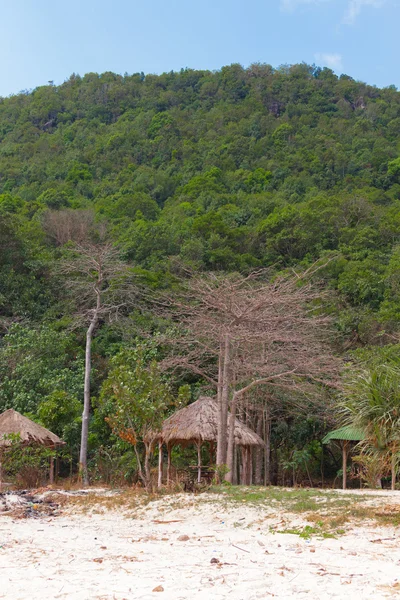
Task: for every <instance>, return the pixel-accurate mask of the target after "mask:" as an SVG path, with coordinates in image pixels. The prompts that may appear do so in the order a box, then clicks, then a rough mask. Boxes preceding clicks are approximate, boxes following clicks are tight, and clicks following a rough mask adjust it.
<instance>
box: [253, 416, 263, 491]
mask: <svg viewBox="0 0 400 600" xmlns="http://www.w3.org/2000/svg"><path fill="white" fill-rule="evenodd" d="M256 431H257V434H258V435H259V436H260V438H262V435H263V411H262V410H258V411H257V427H256ZM255 454H256V466H255V477H254V479H255V484H256V485H262V484H263V458H264V450H263V449H262V448H257V450H256V453H255Z"/></svg>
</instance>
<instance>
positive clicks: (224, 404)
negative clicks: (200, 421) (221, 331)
mask: <svg viewBox="0 0 400 600" xmlns="http://www.w3.org/2000/svg"><path fill="white" fill-rule="evenodd" d="M230 359H231V348H230V338H229V335H228V334H226V335H225V342H224V364H223V370H222V390H221V404H220V410H219V411H218V417H219V418H218V440H217V465H224V464H226V458H227V430H228V405H229V387H230V386H229V383H230V381H229V379H230Z"/></svg>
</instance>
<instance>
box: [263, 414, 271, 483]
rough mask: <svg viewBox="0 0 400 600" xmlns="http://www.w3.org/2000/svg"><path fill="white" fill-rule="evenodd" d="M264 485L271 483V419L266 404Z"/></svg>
mask: <svg viewBox="0 0 400 600" xmlns="http://www.w3.org/2000/svg"><path fill="white" fill-rule="evenodd" d="M264 442H265V449H264V485H271V419H270V418H269V409H268V406H266V407H265V412H264Z"/></svg>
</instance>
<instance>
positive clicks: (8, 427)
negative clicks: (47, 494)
mask: <svg viewBox="0 0 400 600" xmlns="http://www.w3.org/2000/svg"><path fill="white" fill-rule="evenodd" d="M10 434H17V435H19V437H20V439H21V441H22V443H23V444H26V445H28V444H40V445H42V446H47V447H49V448H56V447H57V446H63V445H64V444H65V442H63V441H62V440H61V439H60V438H59V437H58V435H55V433H52V432H51V431H49V430H48V429H45V427H42V426H41V425H38V424H37V423H35V422H34V421H31V420H30V419H28V418H27V417H24V416H23V415H21V414H20V413H19V412H17V411H16V410H13V409H12V408H10V409H8V410H6V411H5V412H3V413H2V414H1V415H0V446H8V445H10V444H11V442H10V440H9V439H7V436H9V435H10ZM53 479H54V462H53V459H51V462H50V482H51V483H52V482H53ZM0 485H1V465H0Z"/></svg>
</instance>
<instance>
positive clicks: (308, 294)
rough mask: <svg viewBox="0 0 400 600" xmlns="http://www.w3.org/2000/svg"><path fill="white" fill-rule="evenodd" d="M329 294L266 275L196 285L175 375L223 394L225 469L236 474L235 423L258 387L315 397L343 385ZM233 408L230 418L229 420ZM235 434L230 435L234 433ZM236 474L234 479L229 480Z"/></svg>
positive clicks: (212, 277)
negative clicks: (327, 310) (325, 305)
mask: <svg viewBox="0 0 400 600" xmlns="http://www.w3.org/2000/svg"><path fill="white" fill-rule="evenodd" d="M320 297H321V292H320V290H318V289H315V288H314V287H313V286H312V285H311V284H310V283H307V282H306V278H305V276H303V277H299V276H297V275H292V276H289V277H280V278H275V279H274V280H272V281H271V275H270V274H269V273H268V272H266V271H260V272H257V273H252V274H251V275H249V276H247V277H243V276H241V275H237V274H235V275H229V276H228V275H218V274H213V273H212V274H207V275H203V276H198V277H194V278H191V279H189V280H188V281H187V282H186V285H185V294H184V295H183V297H182V299H181V300H180V301H177V300H176V299H174V300H171V301H170V303H171V306H173V307H174V309H175V318H176V320H177V321H179V323H180V329H179V333H180V335H179V336H176V338H175V341H176V342H177V343H176V344H175V348H174V352H173V354H172V356H170V357H168V358H167V359H166V360H165V361H164V366H165V367H167V368H170V369H178V368H179V369H182V368H184V369H189V370H191V371H193V372H195V373H197V374H199V375H201V376H202V377H204V378H205V380H206V381H207V382H208V383H209V384H210V385H212V386H213V387H214V389H215V390H216V392H217V399H218V406H219V423H218V444H217V464H219V465H220V464H224V463H227V464H228V467H229V469H230V473H232V466H233V452H234V435H233V433H234V431H233V423H234V418H235V415H236V409H237V406H238V403H239V402H240V400H241V399H242V398H243V397H244V396H245V395H246V394H247V393H249V392H250V390H252V389H253V388H254V387H255V386H260V385H264V386H266V387H267V388H268V389H269V390H271V389H274V388H281V389H287V390H292V391H293V393H298V392H299V391H302V392H303V393H308V394H309V393H310V391H311V389H312V384H313V383H314V384H318V385H330V386H335V385H337V361H336V359H335V358H334V357H333V355H332V352H331V350H330V348H329V347H328V344H327V343H326V342H327V337H328V328H329V319H328V318H327V317H326V316H325V315H323V314H322V313H321V307H320ZM229 407H230V415H231V416H230V419H228V414H229ZM228 430H229V434H228ZM230 478H231V475H228V479H230Z"/></svg>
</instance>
